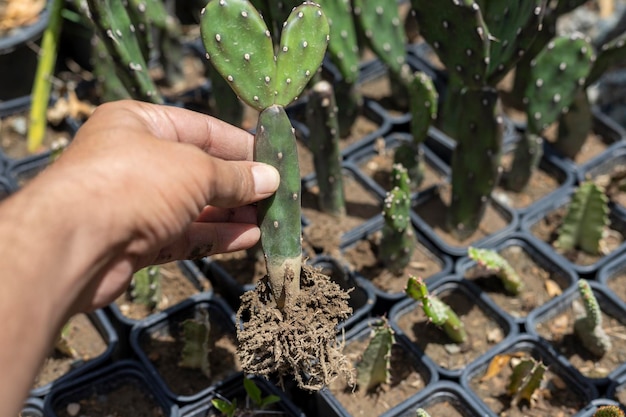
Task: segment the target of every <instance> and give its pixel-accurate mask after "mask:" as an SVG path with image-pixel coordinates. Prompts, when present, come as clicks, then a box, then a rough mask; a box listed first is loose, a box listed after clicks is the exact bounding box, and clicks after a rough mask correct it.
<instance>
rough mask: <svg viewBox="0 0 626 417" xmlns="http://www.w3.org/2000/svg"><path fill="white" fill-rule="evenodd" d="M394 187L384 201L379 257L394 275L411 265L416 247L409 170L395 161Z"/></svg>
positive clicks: (392, 172) (392, 174)
mask: <svg viewBox="0 0 626 417" xmlns="http://www.w3.org/2000/svg"><path fill="white" fill-rule="evenodd" d="M391 177H392V187H393V189H392V190H391V191H389V192H388V193H387V196H386V197H385V201H384V203H383V218H384V220H385V223H384V225H383V229H382V237H381V241H380V245H379V247H380V251H379V258H380V260H381V261H382V263H383V264H384V265H385V266H386V267H387V268H388V269H389V270H390V271H391V272H393V273H394V274H396V275H400V274H401V273H402V271H403V270H404V268H405V267H406V266H407V265H408V264H409V261H410V260H411V256H413V251H414V249H415V246H416V241H415V234H414V232H413V226H412V224H411V217H410V214H409V213H410V209H411V198H410V193H409V177H408V174H407V171H406V169H405V168H404V167H403V166H402V165H400V164H394V165H393V168H392V170H391Z"/></svg>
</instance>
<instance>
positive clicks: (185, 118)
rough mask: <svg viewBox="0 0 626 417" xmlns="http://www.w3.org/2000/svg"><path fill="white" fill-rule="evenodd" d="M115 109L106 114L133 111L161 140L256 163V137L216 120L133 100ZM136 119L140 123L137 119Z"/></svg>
mask: <svg viewBox="0 0 626 417" xmlns="http://www.w3.org/2000/svg"><path fill="white" fill-rule="evenodd" d="M103 106H105V105H103ZM114 106H115V108H113V106H111V108H106V109H104V110H102V111H123V112H131V113H133V114H134V115H135V116H138V120H139V121H140V122H141V123H142V124H143V127H144V128H147V129H148V130H149V131H150V133H152V134H153V135H155V136H156V137H158V138H160V139H164V140H170V141H176V142H182V143H189V144H192V145H195V146H197V147H198V148H200V149H202V150H203V151H204V152H206V153H208V154H210V155H213V156H215V157H218V158H221V159H225V160H232V161H241V160H249V161H251V160H252V156H253V153H254V152H253V149H254V136H253V135H252V134H250V133H248V132H247V131H245V130H243V129H240V128H238V127H235V126H233V125H230V124H228V123H226V122H224V121H222V120H219V119H216V118H215V117H211V116H209V115H206V114H202V113H198V112H194V111H191V110H187V109H183V108H179V107H172V106H166V105H158V104H150V103H144V102H140V101H132V100H124V101H118V102H115V103H114ZM101 107H102V106H101ZM132 119H133V120H137V117H134V118H132Z"/></svg>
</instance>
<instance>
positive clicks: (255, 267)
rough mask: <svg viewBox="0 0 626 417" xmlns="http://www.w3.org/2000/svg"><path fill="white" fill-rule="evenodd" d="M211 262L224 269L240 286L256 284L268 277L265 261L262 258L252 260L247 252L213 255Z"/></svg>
mask: <svg viewBox="0 0 626 417" xmlns="http://www.w3.org/2000/svg"><path fill="white" fill-rule="evenodd" d="M211 260H213V261H215V262H217V263H218V264H219V265H220V266H221V267H222V268H224V271H226V272H227V273H228V274H229V275H230V276H231V277H233V278H234V279H235V281H237V282H238V283H239V284H240V285H248V284H256V283H257V282H259V281H260V280H261V278H263V277H264V276H265V275H267V268H266V267H265V259H263V257H262V256H261V257H257V258H254V259H251V258H250V255H249V254H248V252H247V251H245V250H240V251H236V252H231V253H221V254H216V255H211Z"/></svg>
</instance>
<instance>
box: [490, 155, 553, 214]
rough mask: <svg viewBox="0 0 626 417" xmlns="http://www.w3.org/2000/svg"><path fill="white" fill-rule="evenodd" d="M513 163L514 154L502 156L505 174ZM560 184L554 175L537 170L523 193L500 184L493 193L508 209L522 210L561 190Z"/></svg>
mask: <svg viewBox="0 0 626 417" xmlns="http://www.w3.org/2000/svg"><path fill="white" fill-rule="evenodd" d="M512 161H513V154H511V153H507V154H505V155H503V156H502V162H501V165H502V167H503V168H504V172H508V170H509V169H510V167H511V163H512ZM559 185H560V184H559V182H558V181H557V180H556V178H554V177H553V176H552V175H550V174H549V173H547V172H546V171H544V170H542V169H541V168H537V169H535V170H533V173H532V174H531V176H530V180H529V182H528V184H527V185H526V187H525V188H524V190H523V191H522V192H513V191H510V190H507V189H505V188H503V187H502V185H501V184H500V185H499V186H498V187H496V189H495V190H494V191H493V193H494V197H495V198H496V199H497V200H498V201H500V202H502V203H503V204H505V205H506V206H508V207H511V208H515V209H522V208H526V207H528V206H530V205H531V204H533V203H534V202H536V201H538V200H540V199H541V198H543V197H545V196H546V195H548V194H550V193H551V192H553V191H555V190H556V189H557V188H559Z"/></svg>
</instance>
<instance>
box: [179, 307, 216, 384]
mask: <svg viewBox="0 0 626 417" xmlns="http://www.w3.org/2000/svg"><path fill="white" fill-rule="evenodd" d="M199 316H200V317H198V318H191V319H187V320H185V321H183V322H182V323H181V331H182V339H183V348H182V351H181V357H180V361H179V362H178V366H180V367H181V368H191V369H200V370H201V371H202V373H203V374H204V375H206V377H207V378H210V377H211V362H210V360H209V355H210V353H211V347H210V335H211V322H210V321H209V312H208V311H207V310H199Z"/></svg>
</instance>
